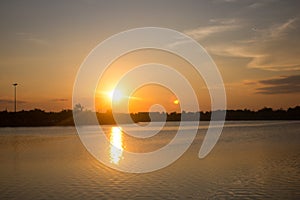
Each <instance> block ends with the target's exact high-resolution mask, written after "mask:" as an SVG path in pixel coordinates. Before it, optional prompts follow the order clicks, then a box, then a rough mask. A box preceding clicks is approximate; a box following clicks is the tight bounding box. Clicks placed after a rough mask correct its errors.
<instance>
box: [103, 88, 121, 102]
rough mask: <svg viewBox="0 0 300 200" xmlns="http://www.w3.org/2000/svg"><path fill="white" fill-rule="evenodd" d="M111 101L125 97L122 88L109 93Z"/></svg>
mask: <svg viewBox="0 0 300 200" xmlns="http://www.w3.org/2000/svg"><path fill="white" fill-rule="evenodd" d="M107 95H108V97H109V100H110V101H120V100H121V99H122V98H123V95H122V93H121V92H120V90H112V91H110V92H108V93H107Z"/></svg>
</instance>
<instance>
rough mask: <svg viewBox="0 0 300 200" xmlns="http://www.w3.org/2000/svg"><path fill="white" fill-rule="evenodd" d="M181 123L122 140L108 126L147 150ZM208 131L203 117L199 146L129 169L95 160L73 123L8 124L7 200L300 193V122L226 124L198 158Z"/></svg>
mask: <svg viewBox="0 0 300 200" xmlns="http://www.w3.org/2000/svg"><path fill="white" fill-rule="evenodd" d="M176 125H177V123H167V127H166V128H165V129H164V130H163V131H162V132H161V133H160V134H159V135H157V136H154V137H152V138H151V139H149V140H146V139H145V140H144V139H134V138H130V137H125V136H124V138H123V141H122V142H121V143H118V140H119V139H118V138H119V136H117V137H116V136H114V135H111V134H110V130H111V128H112V126H105V130H107V136H108V138H117V141H116V142H117V144H118V145H121V146H122V147H124V148H125V149H127V150H130V151H134V152H142V151H151V150H153V149H157V148H160V147H162V146H163V145H165V144H166V143H167V142H168V141H170V139H172V137H173V136H174V134H175V132H176V130H177V127H176ZM186 128H187V129H188V128H190V127H186ZM206 129H207V122H201V124H200V126H199V130H198V134H197V137H196V139H195V140H194V142H193V144H192V146H191V147H190V148H189V149H188V151H187V152H186V153H185V154H184V155H183V156H182V157H181V158H180V159H179V160H177V161H176V162H175V163H173V164H172V165H170V166H169V167H167V168H164V169H162V170H159V171H156V172H151V173H147V174H129V173H122V172H118V171H116V170H113V169H110V168H108V167H105V166H104V165H103V164H100V163H99V162H98V161H97V160H96V159H94V157H93V156H91V155H90V154H89V153H88V152H87V150H86V149H85V148H84V146H83V145H82V144H81V142H80V140H79V138H78V136H77V134H76V130H75V128H74V127H47V128H1V129H0V163H1V164H0V199H267V198H269V199H300V122H297V121H296V122H292V121H263V122H262V121H258V122H255V121H254V122H253V121H252V122H227V123H226V126H225V128H224V130H223V133H222V135H221V138H220V140H219V141H218V143H217V145H216V146H215V148H214V149H213V151H212V152H211V153H210V154H209V155H208V157H206V158H204V159H198V151H199V148H200V146H201V143H202V140H203V136H204V135H205V131H206ZM179 145H180V144H179ZM109 151H110V150H109V149H108V152H107V153H109ZM120 153H121V152H117V153H115V154H116V160H113V161H116V162H115V164H117V163H118V157H119V158H120V157H121V156H120ZM115 154H112V155H115ZM121 162H122V161H120V164H121Z"/></svg>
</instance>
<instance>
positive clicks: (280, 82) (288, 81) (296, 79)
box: [257, 75, 300, 94]
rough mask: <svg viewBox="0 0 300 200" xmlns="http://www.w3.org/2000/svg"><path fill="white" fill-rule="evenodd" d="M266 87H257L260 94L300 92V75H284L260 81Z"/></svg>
mask: <svg viewBox="0 0 300 200" xmlns="http://www.w3.org/2000/svg"><path fill="white" fill-rule="evenodd" d="M259 83H260V84H262V85H264V87H260V88H257V93H259V94H289V93H300V75H293V76H283V77H277V78H272V79H267V80H261V81H259Z"/></svg>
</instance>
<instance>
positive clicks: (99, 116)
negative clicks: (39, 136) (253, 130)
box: [0, 106, 300, 127]
mask: <svg viewBox="0 0 300 200" xmlns="http://www.w3.org/2000/svg"><path fill="white" fill-rule="evenodd" d="M213 112H216V113H218V112H219V113H220V112H224V111H220V110H219V111H213ZM75 113H76V115H75V116H76V118H78V119H80V122H81V124H83V125H95V124H97V123H98V122H99V123H100V124H115V120H114V118H113V115H112V113H111V112H106V113H98V112H96V113H95V112H92V111H84V110H78V109H77V110H75ZM95 115H96V118H95V117H94V116H95ZM211 115H212V112H183V113H176V112H172V113H159V112H154V113H148V112H139V113H132V114H130V116H131V118H130V119H128V118H126V114H115V116H116V117H117V119H118V122H120V123H131V122H149V121H150V120H152V121H164V120H165V119H166V120H167V121H180V120H187V121H188V120H202V121H209V120H210V118H211ZM150 116H151V118H150ZM199 116H200V117H199ZM226 120H300V106H296V107H294V108H289V109H287V110H283V109H279V110H273V109H272V108H263V109H260V110H258V111H252V110H248V109H244V110H227V111H226ZM0 126H1V127H15V126H74V118H73V113H72V110H62V111H60V112H46V111H43V110H40V109H34V110H29V111H24V110H23V111H19V112H8V111H1V112H0Z"/></svg>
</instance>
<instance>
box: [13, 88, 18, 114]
mask: <svg viewBox="0 0 300 200" xmlns="http://www.w3.org/2000/svg"><path fill="white" fill-rule="evenodd" d="M17 85H18V83H14V84H13V86H14V90H15V112H17Z"/></svg>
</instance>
